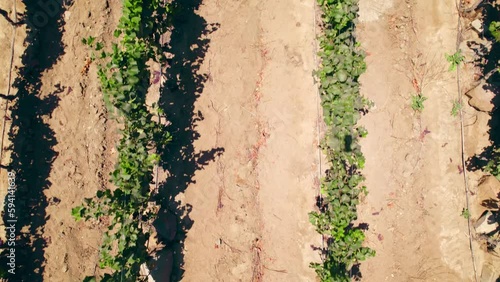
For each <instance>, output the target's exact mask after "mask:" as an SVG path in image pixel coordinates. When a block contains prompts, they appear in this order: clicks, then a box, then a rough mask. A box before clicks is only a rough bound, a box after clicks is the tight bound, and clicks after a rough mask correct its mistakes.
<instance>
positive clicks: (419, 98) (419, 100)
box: [411, 93, 427, 112]
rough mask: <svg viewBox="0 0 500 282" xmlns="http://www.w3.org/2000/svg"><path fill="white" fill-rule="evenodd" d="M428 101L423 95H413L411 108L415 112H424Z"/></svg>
mask: <svg viewBox="0 0 500 282" xmlns="http://www.w3.org/2000/svg"><path fill="white" fill-rule="evenodd" d="M425 100H427V97H425V96H424V95H422V93H419V94H416V95H413V96H412V97H411V108H412V109H413V110H415V111H419V112H421V111H423V110H424V102H425Z"/></svg>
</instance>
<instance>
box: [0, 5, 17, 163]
mask: <svg viewBox="0 0 500 282" xmlns="http://www.w3.org/2000/svg"><path fill="white" fill-rule="evenodd" d="M12 2H13V4H14V22H16V23H17V7H16V0H12ZM16 31H17V26H16V25H12V41H11V44H10V66H9V76H8V77H9V78H8V81H7V95H6V96H7V97H9V96H10V91H11V88H12V85H11V84H12V67H13V65H14V44H15V42H16ZM8 109H9V99H5V108H4V111H3V121H2V139H1V141H0V165H1V163H2V160H3V143H4V139H5V125H6V121H7V119H6V117H7V110H8Z"/></svg>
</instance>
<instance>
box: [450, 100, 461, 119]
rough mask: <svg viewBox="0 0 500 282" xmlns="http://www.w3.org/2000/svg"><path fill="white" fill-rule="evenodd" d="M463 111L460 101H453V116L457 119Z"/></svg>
mask: <svg viewBox="0 0 500 282" xmlns="http://www.w3.org/2000/svg"><path fill="white" fill-rule="evenodd" d="M461 109H462V104H461V103H460V101H458V100H455V101H453V107H452V108H451V115H452V116H454V117H456V116H457V115H458V113H459V112H460V110H461Z"/></svg>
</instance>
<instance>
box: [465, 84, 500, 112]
mask: <svg viewBox="0 0 500 282" xmlns="http://www.w3.org/2000/svg"><path fill="white" fill-rule="evenodd" d="M466 95H467V96H468V97H470V100H469V105H471V107H474V108H475V109H476V110H478V111H481V112H491V111H492V110H493V103H492V102H491V101H492V100H493V98H494V97H495V94H494V93H493V92H491V91H490V90H488V89H486V86H485V85H484V84H481V85H479V86H477V87H476V88H474V89H472V90H471V91H469V92H467V93H466Z"/></svg>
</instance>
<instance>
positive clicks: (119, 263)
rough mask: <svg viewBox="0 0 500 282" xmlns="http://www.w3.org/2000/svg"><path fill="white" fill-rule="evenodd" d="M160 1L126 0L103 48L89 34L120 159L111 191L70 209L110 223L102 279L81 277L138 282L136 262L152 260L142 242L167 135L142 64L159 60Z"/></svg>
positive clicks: (163, 10)
mask: <svg viewBox="0 0 500 282" xmlns="http://www.w3.org/2000/svg"><path fill="white" fill-rule="evenodd" d="M162 3H163V1H160V0H152V1H143V0H124V1H123V11H122V12H123V13H122V17H121V19H120V21H119V25H118V27H117V29H116V30H115V32H114V35H115V37H116V38H117V39H116V40H117V43H113V44H112V46H111V48H110V49H111V50H110V51H104V49H105V48H104V46H105V44H104V43H101V42H97V40H96V38H93V37H89V38H87V39H84V40H83V43H84V44H87V45H90V46H91V47H93V48H94V50H95V51H93V55H92V56H93V58H95V61H96V62H97V65H98V76H99V78H100V82H101V89H102V92H103V95H104V100H105V102H106V105H107V106H108V111H109V113H110V115H111V116H112V118H114V119H116V121H117V122H118V124H119V125H120V133H121V140H120V141H119V144H118V145H117V152H118V161H117V164H116V168H115V169H114V171H113V172H112V173H111V177H110V182H112V183H113V184H114V185H113V186H114V188H113V189H106V188H105V187H102V188H100V189H99V190H98V191H97V194H96V196H95V197H93V198H88V199H85V202H84V203H83V205H81V206H78V207H75V208H73V210H72V214H73V216H74V218H75V219H76V220H81V219H84V220H86V221H87V220H92V221H93V222H96V221H102V222H109V226H108V228H107V230H106V231H105V233H104V237H103V241H102V245H101V247H100V259H99V266H100V268H102V269H105V271H103V272H104V273H106V274H104V275H103V276H102V277H95V276H91V277H86V278H85V280H84V281H140V280H143V279H145V277H140V275H139V270H140V266H141V265H142V264H143V263H145V262H147V261H148V259H149V258H150V254H149V252H148V249H147V246H146V243H147V241H148V240H149V238H150V236H151V234H150V233H148V232H147V231H146V230H147V229H146V228H145V224H146V223H150V222H151V221H152V220H154V218H155V217H156V214H154V213H153V212H151V211H150V210H151V209H148V207H149V206H150V203H151V202H153V200H152V198H153V195H152V193H153V191H152V190H151V188H150V187H151V183H152V181H153V169H154V166H155V164H157V162H158V161H159V159H160V158H159V155H158V153H157V152H158V150H159V148H162V147H163V146H164V145H166V144H167V143H168V142H169V141H170V140H171V136H170V135H169V133H168V132H167V128H166V127H165V126H164V125H162V124H160V123H158V122H156V121H155V119H156V116H157V115H158V114H159V113H160V111H159V110H158V108H156V109H155V108H151V107H148V106H147V105H146V94H147V89H148V88H149V80H150V71H149V69H148V67H147V65H146V63H147V62H148V61H149V60H150V59H153V60H161V56H160V55H159V54H161V51H160V49H159V48H158V46H157V45H156V44H155V41H154V40H155V32H157V30H156V28H157V26H156V25H155V18H156V17H161V18H164V17H165V16H167V15H169V13H170V12H171V8H172V7H171V6H169V5H164V4H162Z"/></svg>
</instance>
